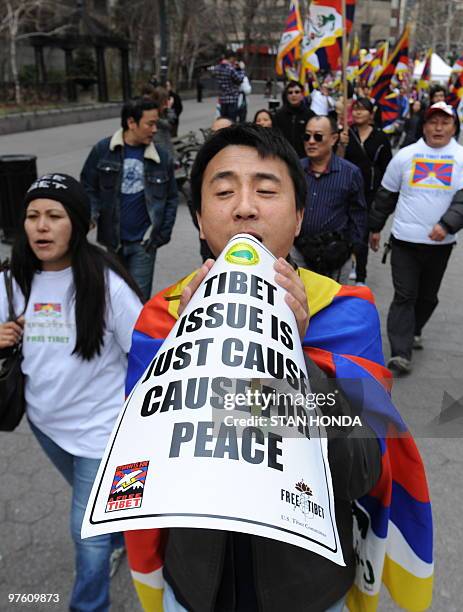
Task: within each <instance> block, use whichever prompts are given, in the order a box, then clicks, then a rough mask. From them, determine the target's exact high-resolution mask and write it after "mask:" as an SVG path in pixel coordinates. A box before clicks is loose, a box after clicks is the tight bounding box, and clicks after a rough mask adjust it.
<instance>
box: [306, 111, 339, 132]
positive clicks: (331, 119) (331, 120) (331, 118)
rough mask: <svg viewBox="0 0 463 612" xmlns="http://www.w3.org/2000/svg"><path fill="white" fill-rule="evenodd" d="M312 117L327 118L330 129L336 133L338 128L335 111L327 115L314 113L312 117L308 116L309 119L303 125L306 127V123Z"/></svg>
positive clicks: (312, 118)
mask: <svg viewBox="0 0 463 612" xmlns="http://www.w3.org/2000/svg"><path fill="white" fill-rule="evenodd" d="M314 119H328V121H329V124H330V128H331V131H332V132H333V134H338V132H339V128H338V118H337V114H336V113H330V114H329V115H314V116H313V117H310V119H309V120H308V121H307V123H306V124H305V127H306V128H307V125H308V124H309V123H310V122H311V121H313V120H314Z"/></svg>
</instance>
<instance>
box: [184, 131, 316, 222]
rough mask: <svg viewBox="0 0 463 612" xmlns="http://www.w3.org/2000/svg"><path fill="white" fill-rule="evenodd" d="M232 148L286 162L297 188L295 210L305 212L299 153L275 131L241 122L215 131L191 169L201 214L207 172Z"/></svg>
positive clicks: (193, 196) (194, 196) (193, 195)
mask: <svg viewBox="0 0 463 612" xmlns="http://www.w3.org/2000/svg"><path fill="white" fill-rule="evenodd" d="M229 146H238V147H250V148H252V149H256V151H257V153H258V155H259V156H260V157H262V158H263V159H266V158H271V157H276V158H278V159H281V161H283V162H284V163H285V164H286V166H287V168H288V172H289V175H290V177H291V180H292V182H293V185H294V192H295V195H296V208H297V209H298V210H303V209H304V207H305V199H306V182H305V176H304V171H303V169H302V166H301V164H300V163H299V158H298V156H297V153H296V151H295V150H294V149H293V147H292V146H291V145H290V144H289V142H288V141H287V140H286V139H285V138H284V137H283V136H282V135H281V134H279V133H278V132H276V131H275V130H273V129H271V128H270V129H269V128H264V127H261V126H260V125H253V124H251V123H239V124H236V125H231V126H230V127H227V128H223V129H222V130H219V131H218V132H215V134H213V135H212V136H211V137H210V139H209V140H207V141H206V142H205V143H204V144H203V146H202V147H201V149H200V150H199V151H198V154H197V156H196V159H195V161H194V164H193V168H192V170H191V199H192V202H193V208H194V210H196V211H198V212H201V187H202V183H203V176H204V172H205V171H206V168H207V165H208V164H209V162H210V161H211V159H212V158H213V157H215V156H216V155H217V153H220V151H222V149H225V147H229Z"/></svg>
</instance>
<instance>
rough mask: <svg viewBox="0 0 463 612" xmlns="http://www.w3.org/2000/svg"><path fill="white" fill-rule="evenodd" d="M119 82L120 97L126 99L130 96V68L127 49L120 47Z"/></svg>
mask: <svg viewBox="0 0 463 612" xmlns="http://www.w3.org/2000/svg"><path fill="white" fill-rule="evenodd" d="M120 51H121V82H122V98H123V100H128V99H129V98H130V96H131V87H130V70H129V50H128V49H121V50H120Z"/></svg>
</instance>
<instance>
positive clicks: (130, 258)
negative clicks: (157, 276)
mask: <svg viewBox="0 0 463 612" xmlns="http://www.w3.org/2000/svg"><path fill="white" fill-rule="evenodd" d="M117 254H118V255H119V257H120V259H121V261H122V263H123V265H124V267H125V269H126V270H127V271H128V272H130V274H131V276H132V278H133V279H134V281H135V282H136V283H137V285H138V286H139V287H140V291H141V292H142V294H143V297H144V298H145V300H149V299H150V297H151V289H152V286H153V273H154V262H155V261H156V249H154V250H153V251H150V252H149V253H147V252H146V250H145V249H144V248H143V246H142V244H141V242H123V243H122V245H121V247H120V249H119V250H118V252H117Z"/></svg>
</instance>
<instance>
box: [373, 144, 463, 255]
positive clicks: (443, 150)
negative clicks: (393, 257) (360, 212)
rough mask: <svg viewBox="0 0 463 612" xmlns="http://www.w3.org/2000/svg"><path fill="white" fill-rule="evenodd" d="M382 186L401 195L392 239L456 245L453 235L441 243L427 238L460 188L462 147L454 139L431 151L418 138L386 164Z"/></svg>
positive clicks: (462, 177)
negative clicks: (453, 243)
mask: <svg viewBox="0 0 463 612" xmlns="http://www.w3.org/2000/svg"><path fill="white" fill-rule="evenodd" d="M382 186H383V187H384V188H385V189H387V190H388V191H393V192H394V193H397V192H400V195H399V200H398V202H397V206H396V209H395V214H394V220H393V223H392V235H393V236H394V237H395V238H397V239H398V240H404V241H405V242H417V243H420V244H433V245H441V244H451V243H452V242H455V240H456V237H455V235H453V234H448V235H447V236H446V237H445V239H444V240H443V241H441V242H436V241H435V240H431V239H430V238H429V234H430V233H431V230H432V228H433V227H434V225H435V224H436V223H437V222H438V221H439V219H440V218H441V217H442V215H443V214H444V213H445V212H446V211H447V209H448V207H449V206H450V203H451V201H452V198H453V196H454V195H455V193H456V192H457V191H458V190H459V189H462V188H463V147H462V146H460V145H459V144H458V143H457V142H456V141H455V139H453V138H452V139H451V141H450V142H449V144H448V145H446V146H445V147H440V148H433V147H430V146H428V145H427V144H426V143H425V141H424V140H423V139H422V138H421V139H420V140H418V142H416V143H414V144H412V145H410V146H409V147H405V148H404V149H401V150H400V151H399V152H398V153H397V155H396V156H395V157H394V158H393V159H392V160H391V162H390V163H389V165H388V167H387V170H386V173H385V174H384V177H383V180H382Z"/></svg>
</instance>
